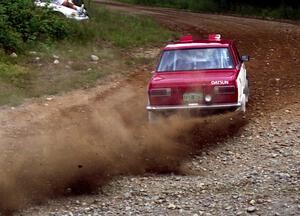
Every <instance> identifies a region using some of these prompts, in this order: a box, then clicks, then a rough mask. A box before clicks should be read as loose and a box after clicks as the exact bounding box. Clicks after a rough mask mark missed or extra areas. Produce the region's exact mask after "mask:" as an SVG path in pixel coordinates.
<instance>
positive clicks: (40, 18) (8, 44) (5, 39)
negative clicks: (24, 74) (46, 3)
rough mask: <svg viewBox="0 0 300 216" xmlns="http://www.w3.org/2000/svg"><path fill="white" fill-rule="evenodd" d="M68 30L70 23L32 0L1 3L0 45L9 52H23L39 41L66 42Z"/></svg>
mask: <svg viewBox="0 0 300 216" xmlns="http://www.w3.org/2000/svg"><path fill="white" fill-rule="evenodd" d="M68 26H69V25H68V24H67V20H65V19H61V18H60V17H58V16H56V15H55V14H54V13H53V11H51V10H49V9H46V8H38V7H36V6H35V5H34V3H33V1H32V0H8V1H7V0H0V32H1V35H0V45H1V46H2V47H3V48H4V49H5V50H6V51H16V50H18V51H21V50H22V49H23V48H24V46H25V44H28V43H32V42H36V41H41V40H59V39H64V38H65V37H67V35H68V32H69V31H70V29H69V27H68Z"/></svg>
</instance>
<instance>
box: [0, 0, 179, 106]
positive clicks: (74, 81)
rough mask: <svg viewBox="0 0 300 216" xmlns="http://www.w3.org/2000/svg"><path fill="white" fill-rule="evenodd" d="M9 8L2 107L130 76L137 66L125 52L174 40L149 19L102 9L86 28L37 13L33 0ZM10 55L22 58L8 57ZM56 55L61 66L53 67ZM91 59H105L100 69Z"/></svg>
mask: <svg viewBox="0 0 300 216" xmlns="http://www.w3.org/2000/svg"><path fill="white" fill-rule="evenodd" d="M85 3H86V5H87V6H88V1H85ZM5 4H6V5H5ZM5 4H4V1H3V0H0V14H1V16H0V31H1V32H0V105H3V104H10V105H17V104H19V103H21V102H22V100H23V99H24V98H31V97H39V96H42V95H45V94H56V93H60V92H65V91H69V90H72V89H74V88H82V87H84V88H86V87H90V86H93V85H94V84H95V83H96V80H97V79H101V78H102V77H105V76H107V75H108V74H114V73H122V72H127V71H131V70H132V68H133V67H136V64H138V62H137V60H136V59H135V58H134V57H130V56H129V55H124V52H123V51H125V53H127V52H131V51H132V50H136V49H135V47H138V46H143V47H147V46H152V45H155V44H160V43H162V42H164V41H167V40H169V39H172V38H173V36H174V33H173V32H171V31H168V30H167V29H165V28H163V27H161V26H160V25H159V24H158V23H156V22H155V21H153V20H151V19H150V18H148V17H140V16H139V17H137V16H131V15H125V14H122V13H120V12H111V11H108V10H105V9H103V8H101V5H99V4H95V5H94V4H92V5H91V7H90V8H88V12H89V16H90V20H88V21H83V22H79V21H76V20H72V19H67V18H65V17H64V16H61V15H59V16H57V14H55V13H53V11H50V10H48V9H42V8H36V7H35V6H33V4H32V3H31V1H29V0H9V1H7V2H5ZM17 6H18V7H20V8H18V7H17ZM21 8H23V9H21ZM14 10H17V11H18V13H16V12H14ZM1 46H2V47H3V48H5V49H6V50H5V51H4V49H1ZM120 48H121V49H120ZM11 51H17V52H16V53H17V54H18V57H17V58H11V57H10V56H9V55H7V52H8V53H10V52H11ZM29 51H35V54H30V53H32V52H29ZM26 54H27V55H26ZM53 54H55V55H58V56H59V57H60V59H59V61H60V64H57V65H56V64H53V61H54V59H53ZM91 54H95V55H97V56H99V57H100V61H99V64H94V63H93V62H91V61H90V58H89V56H90V55H91ZM37 57H38V59H39V60H36V58H37ZM70 62H71V63H70ZM100 62H101V63H100ZM128 62H130V64H127V63H128ZM148 62H149V61H148ZM67 66H68V67H67ZM129 67H131V68H130V69H129Z"/></svg>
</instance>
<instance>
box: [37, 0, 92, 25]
mask: <svg viewBox="0 0 300 216" xmlns="http://www.w3.org/2000/svg"><path fill="white" fill-rule="evenodd" d="M34 3H35V5H36V6H38V7H48V8H50V9H52V10H53V11H55V12H57V13H60V14H62V15H64V16H65V17H67V18H71V19H75V20H78V21H82V20H88V19H89V16H88V14H87V12H86V10H85V9H84V5H81V10H80V11H78V10H75V9H73V8H70V7H66V6H64V5H61V4H59V3H58V2H57V1H54V0H50V1H48V0H36V1H35V2H34ZM78 7H79V6H78ZM79 8H80V7H79Z"/></svg>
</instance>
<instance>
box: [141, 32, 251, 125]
mask: <svg viewBox="0 0 300 216" xmlns="http://www.w3.org/2000/svg"><path fill="white" fill-rule="evenodd" d="M245 61H249V56H240V55H239V53H238V50H237V48H236V46H235V45H234V43H233V41H232V40H224V39H222V38H221V35H220V34H212V35H209V38H208V39H207V40H194V39H193V37H192V36H184V37H182V38H181V39H180V40H179V41H178V42H172V43H170V44H168V45H167V46H166V47H164V49H163V50H162V53H161V56H160V60H159V63H158V66H157V68H156V70H155V71H154V72H153V73H154V74H153V76H152V78H151V80H150V82H149V85H148V105H147V110H148V118H149V121H152V120H155V119H156V118H157V116H158V115H161V114H165V113H170V112H171V111H178V110H188V111H192V112H193V111H196V112H198V111H200V112H202V111H204V110H205V111H208V110H210V111H211V110H212V111H216V110H230V111H235V110H238V111H241V112H245V111H246V104H247V102H248V98H249V85H248V79H247V72H246V67H245V64H244V62H245Z"/></svg>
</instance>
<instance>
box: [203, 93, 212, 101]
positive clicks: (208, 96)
mask: <svg viewBox="0 0 300 216" xmlns="http://www.w3.org/2000/svg"><path fill="white" fill-rule="evenodd" d="M204 100H205V102H206V103H210V102H211V101H212V96H211V95H209V94H208V95H205V98H204Z"/></svg>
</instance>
